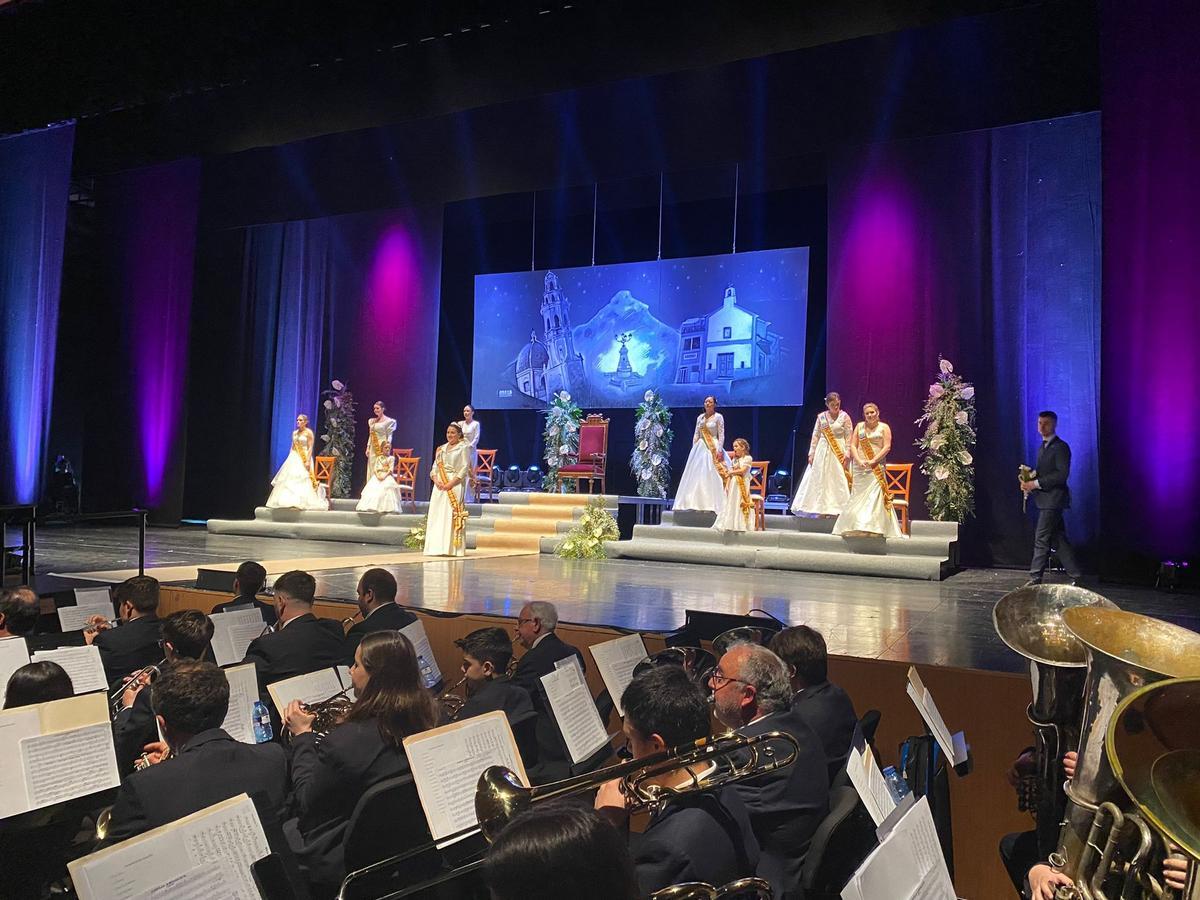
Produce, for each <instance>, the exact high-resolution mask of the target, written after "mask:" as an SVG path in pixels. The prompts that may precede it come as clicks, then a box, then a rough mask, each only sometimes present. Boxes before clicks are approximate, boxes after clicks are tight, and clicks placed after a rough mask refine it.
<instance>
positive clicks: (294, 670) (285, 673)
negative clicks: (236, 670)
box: [242, 613, 343, 706]
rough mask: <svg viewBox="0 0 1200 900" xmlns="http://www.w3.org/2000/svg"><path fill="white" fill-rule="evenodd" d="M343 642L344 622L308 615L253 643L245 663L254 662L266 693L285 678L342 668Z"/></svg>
mask: <svg viewBox="0 0 1200 900" xmlns="http://www.w3.org/2000/svg"><path fill="white" fill-rule="evenodd" d="M342 640H343V635H342V626H341V624H340V623H338V622H335V621H334V620H333V619H318V618H317V617H316V616H314V615H313V614H312V613H305V614H304V615H302V616H297V617H296V618H294V619H292V620H290V621H289V622H288V623H287V625H285V626H284V627H283V628H281V629H280V630H278V631H273V632H271V633H270V634H264V635H263V636H262V637H258V638H255V639H254V640H252V641H251V642H250V646H249V647H247V648H246V658H245V659H244V660H242V662H251V663H254V668H255V670H256V671H257V673H258V687H259V691H260V692H262V691H265V690H266V687H267V685H268V684H271V683H273V682H276V681H282V680H283V679H284V678H292V677H293V676H295V675H306V674H308V673H309V672H315V671H317V670H318V669H328V668H330V667H332V666H336V665H338V664H339V663H340V662H341V661H342ZM267 705H268V706H270V703H269V701H268V704H267Z"/></svg>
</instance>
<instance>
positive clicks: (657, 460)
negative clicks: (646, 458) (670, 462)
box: [652, 453, 663, 469]
mask: <svg viewBox="0 0 1200 900" xmlns="http://www.w3.org/2000/svg"><path fill="white" fill-rule="evenodd" d="M652 462H653V463H654V467H655V468H656V469H657V468H658V467H659V466H661V465H662V464H663V458H662V457H661V456H659V455H658V454H657V453H655V454H654V459H653V460H652Z"/></svg>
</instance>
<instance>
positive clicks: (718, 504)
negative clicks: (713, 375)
mask: <svg viewBox="0 0 1200 900" xmlns="http://www.w3.org/2000/svg"><path fill="white" fill-rule="evenodd" d="M718 465H726V456H725V418H724V417H723V416H722V415H721V414H720V413H719V412H717V398H716V397H705V398H704V412H703V413H701V414H700V416H699V417H698V418H697V419H696V433H695V434H694V435H693V437H692V452H691V453H689V454H688V459H687V465H685V466H684V467H683V475H682V476H681V477H680V479H679V489H678V490H676V492H675V505H674V509H676V510H681V509H694V510H708V511H711V512H715V513H717V514H718V515H720V512H721V510H722V509H723V508H724V506H725V481H724V479H722V478H721V473H720V472H719V471H718V470H717V466H718Z"/></svg>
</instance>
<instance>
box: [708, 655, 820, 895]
mask: <svg viewBox="0 0 1200 900" xmlns="http://www.w3.org/2000/svg"><path fill="white" fill-rule="evenodd" d="M708 686H709V688H710V689H711V690H712V699H713V703H714V706H715V711H716V714H717V718H718V719H720V720H721V722H722V723H724V724H725V725H727V726H729V727H730V728H732V729H734V730H736V731H737V732H739V733H740V734H744V735H746V736H748V737H749V736H754V735H759V734H765V733H766V732H769V731H782V732H785V733H787V734H790V735H791V736H792V737H794V738H795V739H796V742H797V743H798V744H799V750H798V751H797V755H796V761H795V762H794V763H793V764H792V765H790V766H787V767H785V768H782V769H776V770H775V771H773V772H768V773H766V774H764V775H760V776H758V777H757V778H751V779H747V780H746V781H742V782H739V783H738V784H736V785H733V789H734V790H735V791H737V792H738V794H739V795H740V796H741V798H742V802H743V803H745V805H746V809H747V811H748V812H749V814H750V824H751V826H752V827H753V828H754V834H755V836H756V837H757V838H758V843H759V846H760V847H761V848H762V856H761V858H760V859H759V864H758V871H757V873H756V874H757V875H758V876H759V877H760V878H765V879H766V880H767V881H769V882H770V883H771V886H772V887H773V888H774V889H775V896H776V898H778V900H799V898H802V897H803V896H804V891H803V888H802V887H801V872H802V871H803V868H804V857H805V855H806V854H807V853H808V845H809V841H810V840H811V839H812V836H813V832H815V831H816V830H817V826H818V825H819V824H820V823H821V820H822V819H823V818H824V817H825V814H826V812H827V811H828V807H829V775H828V769H827V767H826V763H825V750H824V748H823V746H822V744H821V739H820V738H819V737H818V736H817V734H816V732H814V731H813V730H812V728H811V727H810V726H809V725H807V724H806V723H805V722H804V720H803V719H801V718H800V717H799V716H797V715H796V713H795V712H794V711H793V710H792V685H791V672H790V670H789V669H788V666H787V663H785V662H784V661H783V660H782V659H780V658H779V657H778V656H776V655H775V654H774V653H772V652H771V651H770V650H768V649H767V648H766V647H762V646H759V645H758V644H734V646H733V647H731V648H730V649H729V650H727V651H726V653H725V655H724V656H722V657H721V659H720V660H719V661H718V663H717V666H716V668H715V669H713V671H712V673H711V674H710V676H709V679H708ZM776 752H777V753H778V754H779V755H781V756H782V755H784V754H785V753H786V752H787V748H786V747H784V746H780V747H779V748H777V750H776Z"/></svg>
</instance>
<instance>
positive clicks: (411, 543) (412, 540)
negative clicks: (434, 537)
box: [404, 516, 429, 550]
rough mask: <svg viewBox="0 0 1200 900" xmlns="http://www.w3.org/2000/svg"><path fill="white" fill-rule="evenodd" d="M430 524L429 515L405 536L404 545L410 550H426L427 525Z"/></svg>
mask: <svg viewBox="0 0 1200 900" xmlns="http://www.w3.org/2000/svg"><path fill="white" fill-rule="evenodd" d="M428 524H429V516H425V517H424V518H422V519H421V521H420V523H418V524H417V525H414V526H413V529H412V531H410V532H409V533H408V534H406V535H405V536H404V546H405V547H407V548H408V549H409V550H424V549H425V527H426V526H427V525H428Z"/></svg>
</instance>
